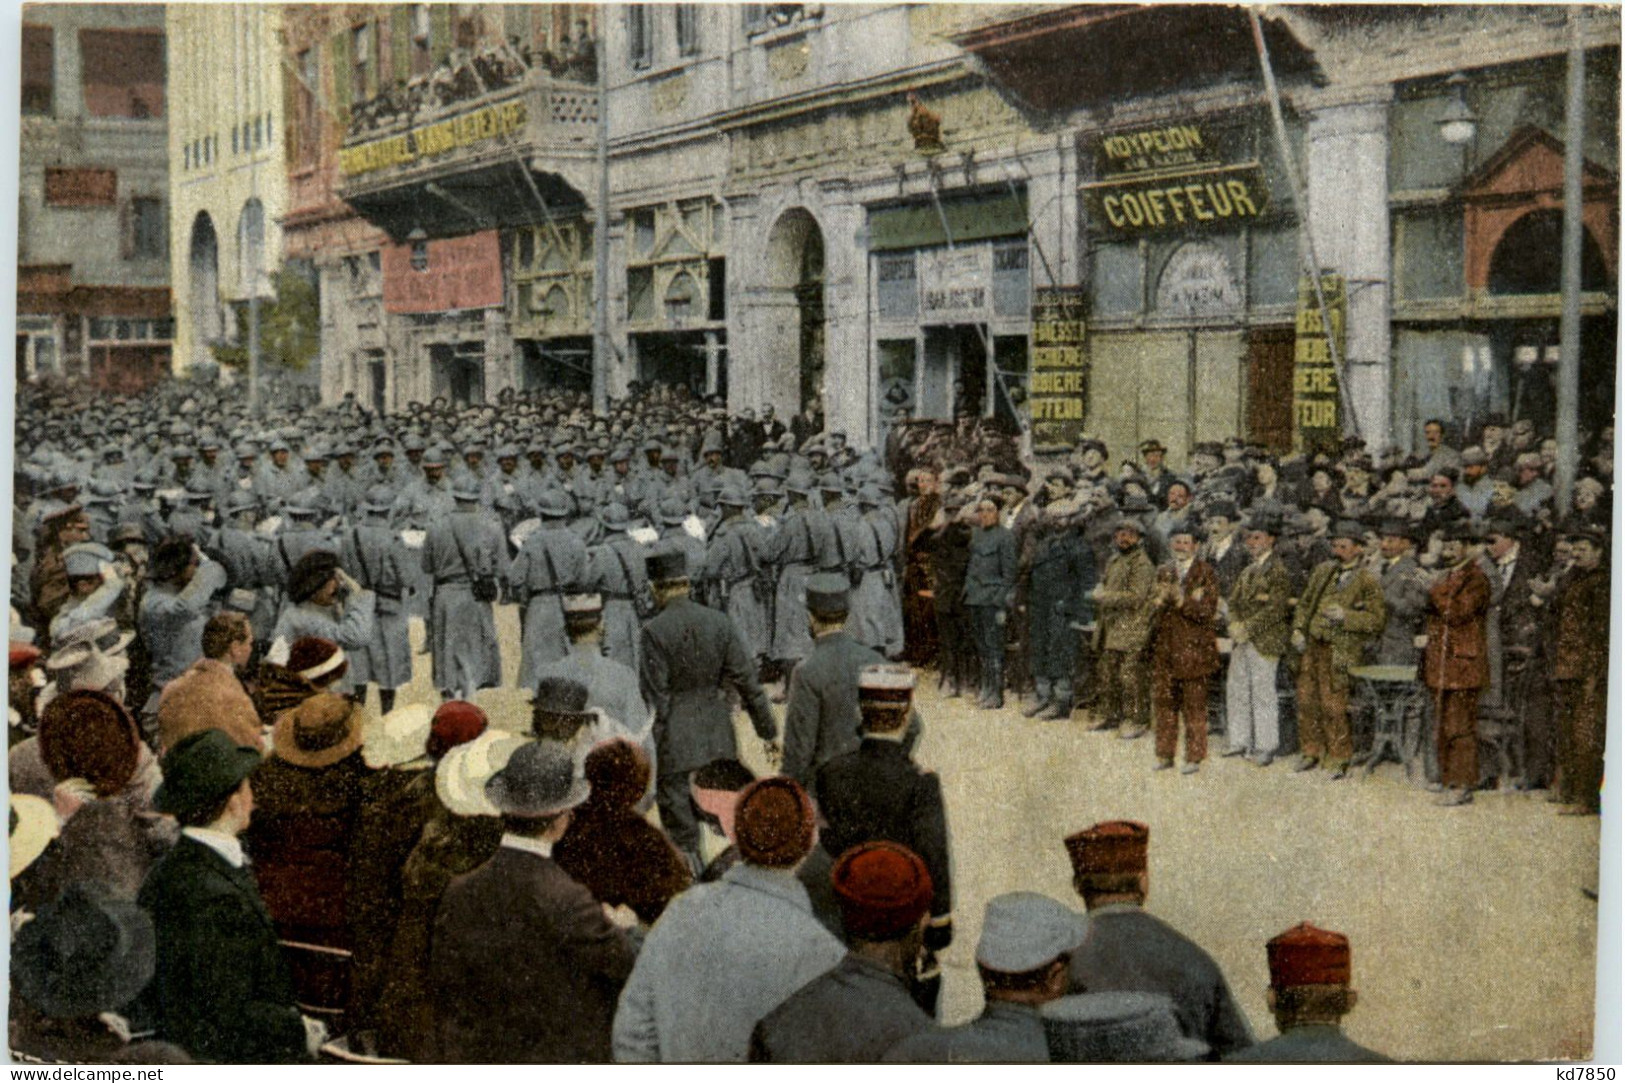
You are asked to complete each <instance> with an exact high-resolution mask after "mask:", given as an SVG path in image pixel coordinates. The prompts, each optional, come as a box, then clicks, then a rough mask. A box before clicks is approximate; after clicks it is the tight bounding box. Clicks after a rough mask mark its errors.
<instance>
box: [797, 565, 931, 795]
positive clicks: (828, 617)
mask: <svg viewBox="0 0 1625 1083" xmlns="http://www.w3.org/2000/svg"><path fill="white" fill-rule="evenodd" d="M849 589H850V588H849V585H848V582H847V580H846V579H843V578H842V577H841V576H838V575H831V574H828V573H821V574H819V575H814V576H811V577H809V578H808V579H807V596H806V597H807V603H806V604H807V615H808V622H809V626H810V628H811V631H812V638H813V648H812V653H811V654H809V655H808V656H807V657H806V658H805V659H803V660H802V661H800V662H798V663H796V667H795V669H794V670H792V671H791V673H790V695H789V706H788V707H787V708H786V709H785V715H784V764H783V766H782V772H783V773H784V774H786V775H789V776H790V777H791V778H793V779H795V780H796V781H797V782H799V783H801V784H802V785H803V786H807V787H809V788H810V787H811V786H812V785H813V779H814V777H815V776H816V775H817V772H818V770H819V768H821V767H823V766H824V765H825V764H826V763H829V762H830V761H831V760H834V759H836V758H837V757H839V756H842V755H844V754H846V753H848V752H853V751H856V749H857V747H858V745H859V744H860V743H861V740H862V737H861V733H862V726H861V715H860V713H859V709H858V699H859V692H858V681H859V678H860V676H861V675H862V673H863V671H864V670H865V669H867V668H868V667H870V666H878V665H884V664H885V661H886V659H885V658H884V657H883V656H882V655H881V654H880V653H879V652H878V651H876V650H874V649H873V648H871V647H866V646H864V645H863V644H862V643H859V642H858V641H857V640H856V639H854V638H853V637H852V635H851V633H849V632H848V631H847V630H846V624H847V607H848V604H849V603H848V600H847V599H848V597H849V595H848V591H849ZM920 728H921V725H920V721H919V715H918V713H917V712H915V713H913V714H912V716H911V719H910V724H909V731H910V736H908V737H907V738H906V739H905V746H904V747H905V751H911V750H912V747H913V743H914V737H917V735H918V731H919V730H920Z"/></svg>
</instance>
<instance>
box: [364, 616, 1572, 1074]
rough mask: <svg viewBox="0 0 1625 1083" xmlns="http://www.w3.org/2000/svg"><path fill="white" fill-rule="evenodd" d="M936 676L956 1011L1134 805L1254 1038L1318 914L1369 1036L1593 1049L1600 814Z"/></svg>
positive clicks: (1166, 908) (749, 741)
mask: <svg viewBox="0 0 1625 1083" xmlns="http://www.w3.org/2000/svg"><path fill="white" fill-rule="evenodd" d="M412 625H413V640H414V643H415V644H421V642H422V627H421V624H420V623H419V622H418V621H416V620H414V621H413V622H412ZM497 627H498V637H499V639H500V640H501V643H502V655H503V676H504V684H505V686H504V687H503V688H499V689H487V690H485V691H483V692H481V693H480V694H479V695H478V696H477V697H476V702H478V703H480V704H481V706H483V707H484V708H485V709H486V711H487V713H488V714H489V715H490V716H491V718H492V722H493V724H494V725H497V726H500V727H502V728H506V729H513V730H516V731H523V730H525V729H527V728H528V726H529V718H530V712H529V707H528V703H527V697H526V696H525V695H524V694H523V693H521V692H520V690H519V689H517V688H515V687H513V683H514V682H515V681H516V680H517V671H518V659H519V639H518V616H517V610H516V609H515V608H514V607H511V606H503V607H499V608H498V612H497ZM416 661H417V666H416V671H415V676H414V680H413V682H412V684H411V685H410V686H409V687H408V688H406V689H403V690H402V695H401V696H400V702H401V703H410V702H414V701H423V702H434V701H435V700H436V693H435V691H434V689H433V688H432V687H431V682H430V680H429V668H428V667H429V658H428V655H426V654H422V655H417V656H416ZM935 686H936V681H935V678H934V676H933V675H932V674H930V673H922V675H921V681H920V688H919V691H918V693H917V696H916V702H917V705H918V707H919V709H920V711H921V714H922V715H923V717H924V719H925V735H924V737H923V738H922V740H921V743H920V745H919V748H918V749H917V751H916V758H917V760H918V761H919V762H920V763H921V764H922V765H923V766H925V767H927V768H928V769H930V770H934V771H936V772H937V773H938V774H939V775H940V776H941V777H942V782H943V794H944V799H945V801H946V804H947V810H948V823H949V832H950V838H951V840H952V857H953V862H954V865H953V868H954V881H955V882H954V889H955V895H956V899H955V922H954V924H955V937H954V942H953V944H952V946H950V948H949V949H948V950H947V952H946V953H944V955H943V957H942V963H943V973H944V981H943V1001H942V1011H941V1016H942V1021H943V1022H945V1023H960V1022H964V1021H966V1020H968V1019H971V1018H973V1017H974V1016H975V1015H976V1014H977V1013H978V1012H979V1011H980V1010H981V1003H982V1001H981V989H980V983H979V982H978V980H977V976H976V969H975V955H974V953H975V947H976V939H977V936H978V935H979V934H980V931H981V923H982V914H983V910H984V908H985V906H986V903H987V900H988V899H990V898H992V897H993V896H995V895H998V894H1000V893H1002V892H1006V891H1015V890H1030V891H1041V892H1044V893H1046V894H1049V895H1051V896H1053V897H1054V898H1056V899H1060V900H1063V901H1066V902H1068V903H1070V904H1072V905H1075V906H1077V907H1078V908H1079V909H1080V910H1081V909H1082V905H1083V904H1082V901H1081V900H1080V899H1078V898H1077V897H1076V896H1075V894H1074V893H1073V891H1072V884H1071V866H1070V865H1069V864H1068V862H1067V858H1066V851H1065V848H1064V847H1063V845H1062V841H1061V840H1062V839H1063V838H1064V837H1065V836H1066V835H1068V834H1070V833H1072V832H1074V831H1077V830H1080V829H1082V828H1084V827H1087V826H1089V825H1090V824H1093V823H1096V822H1098V821H1101V820H1110V819H1131V820H1139V821H1141V822H1144V823H1146V824H1148V825H1149V826H1150V829H1151V839H1150V879H1151V891H1150V896H1149V898H1148V900H1147V909H1149V910H1150V911H1151V912H1152V913H1154V914H1156V915H1157V916H1158V917H1160V918H1162V919H1163V920H1164V921H1167V922H1168V923H1170V924H1171V925H1173V926H1174V927H1175V928H1176V929H1178V930H1180V931H1181V932H1183V933H1184V934H1185V935H1186V936H1188V937H1190V938H1191V939H1192V940H1194V941H1195V942H1196V943H1197V944H1199V945H1201V946H1202V947H1203V948H1204V949H1206V950H1207V952H1208V953H1209V954H1210V955H1212V956H1213V958H1214V959H1215V960H1216V961H1217V962H1218V964H1219V967H1220V969H1221V970H1222V971H1223V972H1224V974H1225V976H1226V978H1227V979H1228V981H1229V983H1230V988H1231V991H1232V993H1233V994H1234V995H1235V997H1236V1001H1237V1003H1238V1004H1240V1006H1241V1008H1242V1010H1243V1011H1244V1012H1245V1013H1246V1015H1247V1017H1248V1019H1249V1021H1250V1022H1251V1024H1252V1027H1253V1033H1254V1034H1255V1036H1257V1037H1258V1038H1259V1039H1261V1040H1262V1039H1264V1038H1269V1037H1272V1036H1274V1034H1275V1033H1276V1031H1275V1024H1274V1021H1273V1020H1272V1019H1271V1017H1270V1015H1269V1012H1268V1011H1267V1009H1266V1007H1265V1000H1264V992H1265V987H1266V986H1267V985H1268V984H1269V972H1268V968H1267V965H1266V962H1265V954H1264V944H1265V941H1267V940H1268V939H1269V938H1270V937H1272V936H1274V935H1275V934H1277V933H1279V932H1281V931H1283V930H1285V929H1287V928H1290V927H1291V926H1293V925H1295V924H1297V923H1298V922H1300V921H1309V922H1312V923H1313V924H1315V925H1318V926H1320V927H1322V928H1327V929H1334V930H1336V931H1338V932H1341V933H1344V934H1345V935H1347V936H1348V937H1349V939H1350V942H1351V945H1352V953H1353V985H1354V988H1355V989H1356V990H1358V992H1359V996H1360V999H1359V1004H1358V1006H1357V1007H1356V1008H1355V1010H1354V1012H1353V1013H1352V1014H1351V1015H1349V1016H1348V1018H1347V1019H1346V1020H1345V1024H1346V1030H1347V1032H1348V1033H1349V1035H1350V1037H1352V1038H1353V1039H1354V1040H1355V1041H1357V1042H1359V1043H1361V1044H1362V1045H1366V1046H1368V1047H1370V1048H1373V1049H1376V1050H1379V1051H1381V1052H1383V1053H1385V1054H1387V1055H1389V1056H1391V1057H1396V1058H1398V1059H1401V1060H1420V1061H1439V1060H1444V1061H1449V1060H1474V1061H1518V1060H1548V1059H1561V1060H1569V1059H1587V1058H1588V1057H1589V1055H1590V1049H1591V1038H1592V1028H1593V1023H1594V1017H1595V1009H1594V1001H1593V996H1594V986H1595V976H1596V940H1597V903H1596V902H1595V901H1594V900H1593V899H1591V898H1588V897H1587V895H1586V894H1585V893H1584V889H1585V888H1592V889H1594V888H1595V885H1596V883H1597V863H1598V856H1599V830H1600V822H1601V821H1600V820H1599V819H1598V818H1596V817H1567V816H1557V815H1556V814H1555V811H1554V806H1552V805H1548V804H1546V803H1545V801H1544V796H1545V795H1544V794H1542V793H1535V794H1522V793H1480V794H1478V795H1477V798H1476V800H1475V801H1474V803H1473V804H1471V805H1466V806H1463V807H1460V808H1440V807H1437V806H1435V805H1434V804H1433V801H1434V795H1432V794H1429V793H1427V792H1425V791H1424V790H1423V789H1422V788H1421V787H1420V785H1418V784H1417V783H1415V782H1408V781H1407V780H1406V779H1405V776H1404V770H1403V768H1401V767H1400V766H1399V765H1397V764H1387V765H1384V766H1382V767H1380V768H1379V769H1378V770H1377V771H1376V773H1375V774H1373V775H1372V776H1371V777H1369V778H1366V777H1364V776H1363V772H1356V773H1355V774H1354V775H1351V776H1350V777H1349V778H1347V779H1345V780H1342V781H1339V782H1332V781H1330V780H1329V778H1328V776H1327V774H1326V773H1325V772H1324V771H1315V772H1309V773H1305V774H1296V773H1293V772H1292V770H1291V758H1288V759H1284V760H1280V761H1277V762H1276V763H1275V764H1273V765H1272V766H1270V767H1267V768H1260V767H1257V766H1255V765H1253V764H1252V763H1249V762H1247V761H1246V760H1244V759H1241V758H1235V759H1210V760H1209V761H1208V762H1207V763H1204V764H1203V765H1202V769H1201V771H1200V772H1199V773H1198V774H1195V775H1181V774H1179V773H1178V772H1177V771H1157V772H1153V771H1152V769H1151V768H1152V765H1153V764H1154V762H1155V757H1154V756H1153V754H1152V750H1151V738H1150V736H1149V735H1147V736H1146V737H1143V738H1141V739H1139V740H1137V741H1123V740H1120V739H1118V738H1117V736H1116V735H1115V733H1112V732H1105V733H1089V732H1086V730H1085V725H1086V722H1087V719H1086V717H1085V716H1084V714H1083V713H1082V712H1078V713H1077V714H1076V715H1075V716H1074V717H1073V718H1072V719H1070V720H1065V721H1053V722H1041V721H1036V720H1029V719H1024V718H1022V717H1021V714H1020V706H1021V704H1020V702H1019V700H1017V698H1016V697H1014V696H1008V697H1006V707H1005V708H1004V709H1003V710H998V711H982V710H978V709H976V708H975V707H974V706H973V701H971V700H967V699H944V698H943V697H941V696H940V695H938V693H937V692H936V689H935ZM371 707H372V709H376V702H375V701H372V704H371ZM775 712H776V713H777V714H778V716H779V717H780V718H781V719H782V717H783V712H784V708H783V707H782V706H781V707H777V708H775ZM736 728H737V731H738V734H739V747H740V750H741V759H743V760H744V762H745V763H746V764H747V765H749V766H750V767H751V768H752V769H753V770H756V771H757V772H758V773H762V772H765V771H766V770H767V764H766V761H765V758H764V756H763V753H762V743H761V741H760V740H759V739H757V737H756V736H755V734H754V732H753V731H752V730H751V729H750V726H749V724H748V722H747V721H746V720H745V718H744V716H743V715H742V714H741V715H738V716H736ZM1218 748H1219V745H1218V743H1217V742H1215V743H1214V745H1213V749H1212V750H1213V751H1214V752H1215V753H1216V752H1217V751H1218Z"/></svg>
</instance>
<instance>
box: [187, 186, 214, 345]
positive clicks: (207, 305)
mask: <svg viewBox="0 0 1625 1083" xmlns="http://www.w3.org/2000/svg"><path fill="white" fill-rule="evenodd" d="M187 274H188V284H189V286H190V289H189V290H188V293H187V301H188V307H189V308H190V310H191V323H192V362H193V363H194V364H196V363H198V362H204V361H212V360H213V359H214V355H213V354H212V353H211V352H210V349H209V344H210V343H212V342H214V341H217V340H218V339H219V338H220V337H221V326H220V238H219V237H218V236H217V235H216V234H215V231H214V221H213V220H212V219H211V218H210V217H209V212H207V211H199V212H198V215H197V217H196V218H194V219H193V220H192V241H191V245H190V250H189V258H188V261H187Z"/></svg>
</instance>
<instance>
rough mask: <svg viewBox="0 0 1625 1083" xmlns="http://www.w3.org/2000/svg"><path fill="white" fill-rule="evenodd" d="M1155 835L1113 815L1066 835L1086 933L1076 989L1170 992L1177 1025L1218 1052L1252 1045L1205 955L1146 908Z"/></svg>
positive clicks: (1077, 958) (1075, 968)
mask: <svg viewBox="0 0 1625 1083" xmlns="http://www.w3.org/2000/svg"><path fill="white" fill-rule="evenodd" d="M1150 837H1151V832H1150V829H1149V828H1147V827H1146V826H1145V825H1144V824H1141V823H1134V822H1132V821H1129V820H1108V821H1106V822H1104V823H1098V824H1095V825H1094V826H1093V827H1090V828H1088V829H1087V830H1084V831H1080V832H1078V833H1077V834H1075V835H1069V836H1068V837H1067V839H1066V852H1067V856H1068V857H1069V858H1071V860H1072V886H1073V887H1074V888H1076V889H1077V892H1078V894H1079V895H1081V896H1082V897H1083V903H1084V907H1085V908H1086V909H1087V910H1088V912H1089V932H1088V935H1087V936H1086V937H1085V938H1084V941H1083V943H1082V945H1080V946H1079V947H1078V949H1077V950H1076V951H1074V952H1073V953H1072V981H1071V991H1072V992H1074V993H1099V992H1116V991H1133V992H1144V993H1162V994H1164V995H1166V996H1169V997H1172V998H1173V1001H1174V1009H1175V1013H1176V1014H1177V1015H1178V1017H1179V1026H1180V1029H1181V1030H1182V1031H1183V1032H1184V1034H1185V1036H1186V1037H1187V1038H1196V1039H1200V1040H1202V1041H1204V1042H1206V1043H1207V1044H1208V1045H1209V1046H1210V1047H1211V1050H1212V1054H1213V1056H1214V1057H1216V1058H1217V1057H1222V1056H1225V1055H1227V1054H1229V1053H1233V1052H1235V1051H1237V1050H1239V1049H1244V1048H1246V1047H1247V1046H1249V1045H1251V1044H1252V1043H1253V1035H1252V1031H1251V1029H1249V1028H1248V1026H1247V1018H1246V1016H1244V1015H1243V1014H1242V1012H1241V1009H1240V1008H1239V1007H1238V1006H1237V1005H1236V1002H1235V999H1234V998H1233V997H1232V996H1231V995H1230V987H1229V985H1228V984H1226V982H1225V980H1224V975H1223V974H1222V973H1220V971H1219V968H1218V965H1217V964H1215V963H1214V962H1213V959H1212V958H1211V957H1210V956H1209V955H1208V953H1207V952H1205V951H1203V950H1202V949H1201V948H1199V947H1197V946H1196V945H1195V944H1193V943H1192V942H1191V941H1189V940H1187V939H1186V938H1185V937H1183V936H1181V935H1180V934H1179V933H1178V932H1176V931H1175V930H1174V929H1173V928H1171V927H1170V926H1168V925H1167V924H1165V923H1164V922H1162V921H1160V920H1158V919H1157V918H1155V917H1153V916H1152V915H1151V914H1149V913H1147V912H1146V910H1145V899H1146V894H1147V893H1148V892H1149V891H1150V877H1149V876H1148V874H1147V871H1146V864H1147V863H1146V857H1147V849H1148V846H1149V842H1150Z"/></svg>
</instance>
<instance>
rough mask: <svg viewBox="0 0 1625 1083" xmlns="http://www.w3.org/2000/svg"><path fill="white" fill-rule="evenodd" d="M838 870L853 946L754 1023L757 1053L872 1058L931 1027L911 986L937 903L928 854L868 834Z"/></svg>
mask: <svg viewBox="0 0 1625 1083" xmlns="http://www.w3.org/2000/svg"><path fill="white" fill-rule="evenodd" d="M830 880H831V882H832V884H833V886H834V889H835V896H836V898H837V899H838V900H839V903H840V907H841V921H842V923H843V925H844V926H845V929H846V942H847V946H848V948H849V949H850V950H849V951H848V952H847V955H846V958H844V959H842V960H841V962H840V963H839V964H838V965H837V966H836V967H835V968H834V969H833V970H829V971H826V972H825V973H824V974H822V975H820V976H819V977H816V978H814V979H813V980H812V981H810V982H808V983H807V984H806V985H804V986H802V987H801V988H800V989H799V990H797V991H796V992H795V993H793V994H791V996H790V998H789V999H788V1000H786V1001H784V1003H782V1004H780V1005H779V1006H778V1007H777V1008H774V1009H773V1010H772V1011H771V1012H769V1013H768V1014H767V1015H766V1016H765V1017H764V1018H763V1019H762V1020H761V1021H760V1022H759V1023H757V1024H756V1028H755V1030H753V1031H752V1032H751V1036H750V1059H751V1060H752V1061H754V1062H758V1063H761V1062H767V1063H779V1064H812V1063H818V1064H872V1063H874V1062H875V1061H878V1060H879V1059H880V1058H881V1056H882V1055H884V1054H885V1052H886V1051H887V1050H888V1049H890V1048H891V1047H892V1046H894V1045H896V1044H897V1043H898V1042H900V1041H902V1040H903V1039H905V1038H908V1037H910V1036H912V1035H915V1034H918V1033H920V1032H921V1031H925V1030H929V1029H931V1026H932V1023H931V1019H930V1018H929V1017H928V1016H927V1015H926V1014H925V1012H924V1011H922V1010H921V1009H920V1006H919V1005H918V1004H916V1003H915V1002H914V1000H913V998H912V997H911V996H910V993H909V982H910V977H911V974H912V972H913V970H914V967H915V961H916V959H917V958H918V957H919V953H920V945H921V937H922V935H923V930H924V928H925V918H926V912H927V911H928V910H929V909H930V905H931V895H932V885H931V874H930V873H928V872H927V871H926V868H925V862H923V861H921V860H920V858H919V857H918V856H917V855H916V854H914V853H913V852H912V851H910V850H909V849H907V848H906V847H903V846H899V845H897V844H896V843H893V842H870V843H865V844H864V845H862V846H859V847H856V848H854V849H852V850H849V851H847V852H846V853H845V854H843V855H842V856H841V860H840V861H839V862H837V863H836V865H835V868H834V871H833V872H832V873H831V875H830Z"/></svg>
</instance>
